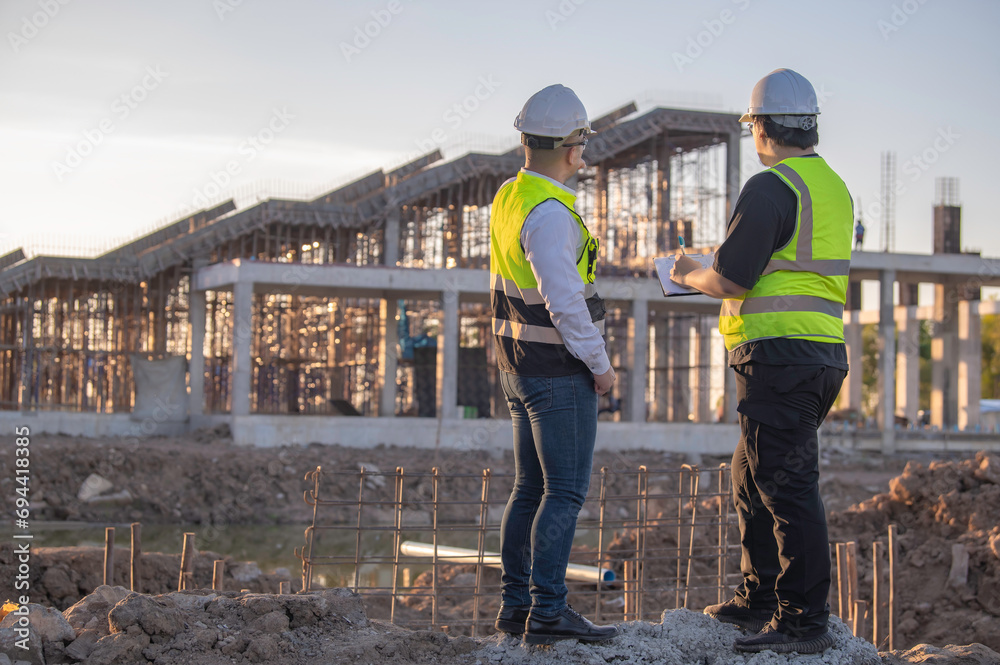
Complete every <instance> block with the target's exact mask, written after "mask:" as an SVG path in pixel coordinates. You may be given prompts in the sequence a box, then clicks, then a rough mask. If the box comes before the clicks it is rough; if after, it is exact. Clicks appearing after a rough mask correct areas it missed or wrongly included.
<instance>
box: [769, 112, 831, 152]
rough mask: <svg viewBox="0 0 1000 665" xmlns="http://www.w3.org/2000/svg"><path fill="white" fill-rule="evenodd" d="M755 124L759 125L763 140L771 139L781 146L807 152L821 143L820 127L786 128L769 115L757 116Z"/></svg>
mask: <svg viewBox="0 0 1000 665" xmlns="http://www.w3.org/2000/svg"><path fill="white" fill-rule="evenodd" d="M753 124H755V125H757V131H758V132H760V136H761V138H765V139H771V140H772V141H774V142H775V143H777V144H778V145H780V146H785V147H787V148H801V149H802V150H805V149H806V148H811V147H813V146H814V145H816V144H818V143H819V127H818V126H816V125H813V127H812V129H799V128H798V127H785V126H784V125H779V124H778V123H776V122H775V121H773V120H771V117H770V116H767V115H755V116H754V117H753Z"/></svg>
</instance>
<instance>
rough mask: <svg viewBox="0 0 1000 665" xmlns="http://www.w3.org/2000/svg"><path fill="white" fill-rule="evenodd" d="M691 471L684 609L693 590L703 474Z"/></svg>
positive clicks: (692, 467)
mask: <svg viewBox="0 0 1000 665" xmlns="http://www.w3.org/2000/svg"><path fill="white" fill-rule="evenodd" d="M684 466H686V467H687V468H688V469H690V474H691V479H690V488H691V491H690V496H691V528H690V532H689V539H688V559H687V574H686V575H685V579H684V609H687V606H688V592H689V591H690V589H691V567H692V563H694V532H695V526H696V525H697V523H698V482H699V480H700V478H701V474H700V473H699V471H698V467H697V465H687V464H685V465H684Z"/></svg>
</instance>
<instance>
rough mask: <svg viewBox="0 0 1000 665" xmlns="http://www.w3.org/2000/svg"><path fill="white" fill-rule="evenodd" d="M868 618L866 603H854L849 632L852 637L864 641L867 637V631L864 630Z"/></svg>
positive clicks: (860, 601) (861, 601)
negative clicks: (852, 619)
mask: <svg viewBox="0 0 1000 665" xmlns="http://www.w3.org/2000/svg"><path fill="white" fill-rule="evenodd" d="M867 617H868V603H866V602H865V601H863V600H856V601H854V622H853V623H852V625H851V632H853V633H854V637H860V638H861V639H863V640H865V639H868V636H867V635H866V634H865V633H867V632H868V631H866V630H865V626H867V625H868V624H867V623H866V619H867Z"/></svg>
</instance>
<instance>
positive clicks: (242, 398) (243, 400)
mask: <svg viewBox="0 0 1000 665" xmlns="http://www.w3.org/2000/svg"><path fill="white" fill-rule="evenodd" d="M233 316H234V319H235V321H234V323H233V347H232V348H233V388H232V393H231V395H232V414H233V415H234V416H246V415H250V378H251V376H252V370H251V367H252V363H253V357H252V353H251V350H252V349H251V345H250V343H251V341H252V338H253V331H254V327H253V283H252V282H236V284H234V285H233Z"/></svg>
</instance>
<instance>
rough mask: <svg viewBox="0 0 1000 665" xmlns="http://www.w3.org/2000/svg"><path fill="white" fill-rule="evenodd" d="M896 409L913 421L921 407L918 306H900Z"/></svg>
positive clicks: (897, 317)
mask: <svg viewBox="0 0 1000 665" xmlns="http://www.w3.org/2000/svg"><path fill="white" fill-rule="evenodd" d="M896 328H897V332H896V340H897V341H896V412H897V413H899V414H900V415H902V416H905V417H906V418H907V420H909V422H911V423H915V422H916V421H917V411H918V409H919V408H920V321H919V320H918V319H917V308H916V307H915V306H911V307H897V308H896Z"/></svg>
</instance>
